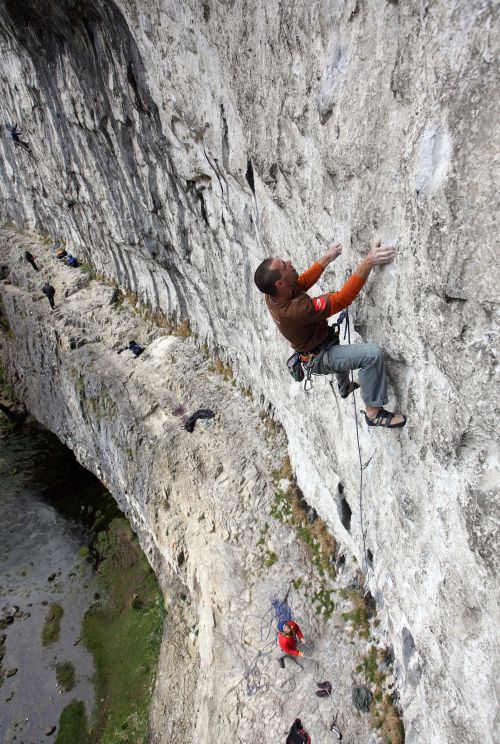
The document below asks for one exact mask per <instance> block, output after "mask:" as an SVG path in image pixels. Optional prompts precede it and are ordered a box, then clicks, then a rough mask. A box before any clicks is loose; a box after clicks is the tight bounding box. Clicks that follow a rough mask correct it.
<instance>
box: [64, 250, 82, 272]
mask: <svg viewBox="0 0 500 744" xmlns="http://www.w3.org/2000/svg"><path fill="white" fill-rule="evenodd" d="M64 262H65V264H66V266H71V267H72V268H73V269H77V268H78V267H79V266H80V264H79V263H78V259H77V258H75V257H74V256H72V255H71V253H68V254H67V255H66V257H65V259H64Z"/></svg>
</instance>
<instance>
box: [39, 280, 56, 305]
mask: <svg viewBox="0 0 500 744" xmlns="http://www.w3.org/2000/svg"><path fill="white" fill-rule="evenodd" d="M42 292H43V293H44V295H46V296H47V299H48V301H49V304H50V307H51V308H52V310H54V308H55V306H56V303H55V302H54V295H55V293H56V290H55V289H54V287H53V286H52V284H48V283H46V284H44V285H43V287H42Z"/></svg>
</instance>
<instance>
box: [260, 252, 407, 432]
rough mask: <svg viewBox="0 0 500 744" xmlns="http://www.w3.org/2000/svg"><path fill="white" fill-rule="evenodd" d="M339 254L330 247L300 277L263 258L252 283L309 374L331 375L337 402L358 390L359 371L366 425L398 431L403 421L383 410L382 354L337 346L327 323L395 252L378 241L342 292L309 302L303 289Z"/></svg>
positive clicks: (284, 264) (371, 348)
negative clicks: (354, 378)
mask: <svg viewBox="0 0 500 744" xmlns="http://www.w3.org/2000/svg"><path fill="white" fill-rule="evenodd" d="M341 253H342V246H341V245H340V243H336V244H335V245H332V246H331V248H329V249H328V250H327V251H326V253H325V254H324V256H322V257H321V258H320V259H318V260H317V261H315V262H314V263H313V265H312V266H311V267H310V268H309V269H307V271H304V273H303V274H300V276H299V274H298V273H297V271H296V270H295V268H294V267H293V265H292V262H291V261H283V260H282V259H281V258H266V260H265V261H263V262H262V263H261V264H260V266H259V267H258V268H257V271H256V272H255V275H254V281H255V284H256V285H257V287H258V288H259V289H260V291H261V292H263V293H264V294H265V295H266V305H267V308H268V310H269V312H270V313H271V316H272V318H273V320H274V322H275V323H276V325H277V326H278V329H279V331H280V333H282V334H283V336H284V337H285V338H286V339H287V341H289V343H290V345H291V346H292V347H293V348H294V349H295V351H297V352H299V353H300V354H301V355H302V357H303V360H304V361H306V362H308V363H309V364H310V365H311V369H312V373H313V374H315V375H329V374H331V373H334V374H335V376H336V378H337V382H338V385H339V391H340V395H341V397H342V398H347V396H348V395H349V394H350V393H352V392H353V390H355V389H356V388H358V387H359V385H358V384H357V383H351V381H350V377H349V371H350V370H353V369H359V381H360V383H361V396H362V398H363V400H364V402H365V405H366V412H365V420H366V423H367V424H368V426H383V427H385V428H387V429H397V428H400V427H402V426H404V425H405V423H406V417H405V416H403V415H402V414H401V413H391V412H390V411H386V410H385V408H384V405H385V404H386V403H387V402H388V397H387V377H386V374H385V365H384V359H383V357H382V352H381V350H380V349H379V347H378V346H376V344H352V345H344V346H341V345H340V344H339V343H338V336H334V335H333V334H332V332H331V329H330V327H329V326H328V322H327V318H329V317H330V316H331V315H334V314H335V313H338V312H340V311H341V310H343V309H344V308H346V307H348V306H349V305H350V304H351V302H352V301H353V300H354V299H355V298H356V297H357V296H358V294H359V292H360V291H361V289H362V287H363V285H364V283H365V282H366V280H367V279H368V275H369V274H370V272H371V270H372V269H373V268H374V267H375V266H382V265H384V264H388V263H392V261H394V257H395V255H396V251H395V249H394V248H389V247H387V246H382V245H381V244H380V241H377V242H375V243H374V244H373V246H372V247H371V249H370V252H369V253H368V255H367V257H366V258H365V259H364V260H363V261H362V262H361V263H360V264H359V266H358V267H357V269H356V270H355V271H354V273H353V274H352V276H351V277H349V279H348V280H347V281H346V283H345V284H344V286H343V287H342V289H340V290H339V291H338V292H328V293H327V294H323V295H320V296H319V297H315V298H314V299H312V298H311V297H309V295H308V294H307V290H308V289H310V288H311V287H312V286H313V285H314V284H316V282H317V281H318V279H319V278H320V276H321V274H322V273H323V271H324V270H325V268H326V267H327V266H328V264H329V263H331V262H332V261H334V260H335V259H336V258H338V257H339V256H340V254H341Z"/></svg>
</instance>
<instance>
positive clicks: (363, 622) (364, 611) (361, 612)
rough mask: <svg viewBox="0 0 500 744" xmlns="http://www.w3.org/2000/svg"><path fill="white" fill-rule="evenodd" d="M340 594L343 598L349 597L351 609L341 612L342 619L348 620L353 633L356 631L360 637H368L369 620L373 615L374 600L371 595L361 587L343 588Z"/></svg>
mask: <svg viewBox="0 0 500 744" xmlns="http://www.w3.org/2000/svg"><path fill="white" fill-rule="evenodd" d="M340 594H341V595H342V596H343V597H344V598H350V600H351V605H352V610H351V611H350V612H343V613H342V620H345V621H346V622H350V623H351V626H352V631H353V634H354V633H355V632H356V633H357V634H358V635H359V637H360V638H365V639H368V638H369V637H370V620H371V619H372V618H373V617H374V615H375V610H376V607H375V602H374V600H373V597H372V595H371V594H370V593H369V592H368V593H367V594H366V595H365V594H364V593H363V590H362V589H343V590H341V591H340Z"/></svg>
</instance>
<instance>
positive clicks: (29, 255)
mask: <svg viewBox="0 0 500 744" xmlns="http://www.w3.org/2000/svg"><path fill="white" fill-rule="evenodd" d="M24 258H25V259H26V261H27V262H28V263H29V264H30V265H31V266H33V268H34V269H35V271H40V269H39V268H38V266H37V265H36V263H35V256H34V255H33V254H32V253H30V252H29V251H24Z"/></svg>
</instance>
